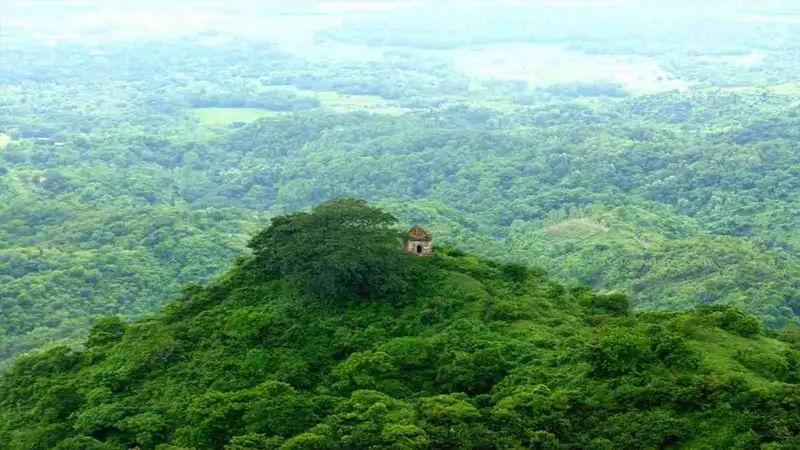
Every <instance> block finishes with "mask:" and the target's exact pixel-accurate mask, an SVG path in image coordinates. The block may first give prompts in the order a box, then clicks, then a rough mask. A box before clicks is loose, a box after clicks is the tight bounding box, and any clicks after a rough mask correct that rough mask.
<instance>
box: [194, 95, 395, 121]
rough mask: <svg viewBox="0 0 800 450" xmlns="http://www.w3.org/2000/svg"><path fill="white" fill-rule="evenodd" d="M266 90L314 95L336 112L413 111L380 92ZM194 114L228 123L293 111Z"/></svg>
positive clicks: (201, 111) (221, 110) (237, 110)
mask: <svg viewBox="0 0 800 450" xmlns="http://www.w3.org/2000/svg"><path fill="white" fill-rule="evenodd" d="M264 89H265V90H292V91H295V92H297V93H298V94H301V95H309V96H315V97H317V98H318V99H319V101H320V103H322V108H321V109H326V110H329V111H333V112H335V113H342V114H344V113H350V112H357V111H363V112H369V113H373V114H391V115H401V114H405V113H407V112H409V111H411V109H410V108H402V107H399V106H393V105H391V104H390V103H389V102H388V101H387V100H386V99H384V98H383V97H379V96H377V95H346V94H340V93H338V92H328V91H320V92H317V91H308V90H303V89H296V88H294V87H291V86H266V87H264ZM192 113H193V114H194V115H195V116H196V117H197V119H198V120H199V121H200V123H202V124H203V125H210V126H219V125H229V124H231V123H233V122H245V123H249V122H253V121H256V120H258V119H261V118H265V117H266V118H271V119H274V118H277V117H280V116H282V115H286V114H291V113H289V112H283V111H270V110H266V109H258V108H194V109H193V110H192Z"/></svg>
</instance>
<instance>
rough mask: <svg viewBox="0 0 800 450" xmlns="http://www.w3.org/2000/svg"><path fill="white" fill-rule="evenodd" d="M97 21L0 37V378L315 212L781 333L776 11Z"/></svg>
mask: <svg viewBox="0 0 800 450" xmlns="http://www.w3.org/2000/svg"><path fill="white" fill-rule="evenodd" d="M118 3H119V4H115V5H112V6H109V7H108V8H105V7H104V12H103V14H99V13H98V11H97V8H96V7H95V6H93V2H78V3H69V2H49V3H45V2H27V3H26V2H21V3H20V5H19V8H14V10H13V11H5V10H4V11H3V14H4V17H3V36H2V39H3V44H2V52H0V66H1V67H3V70H0V359H1V360H3V361H7V360H8V359H9V358H12V357H13V356H15V355H18V354H20V353H24V352H26V351H29V350H31V349H34V348H38V347H40V346H42V345H45V346H46V345H52V344H53V343H55V342H59V341H66V342H73V343H77V342H81V341H82V340H83V336H84V334H85V332H86V330H87V329H88V328H89V327H90V326H91V324H92V323H93V322H94V321H95V320H96V319H97V318H99V317H102V316H104V315H106V314H118V315H120V316H121V317H124V318H125V319H131V318H134V317H139V316H142V315H146V314H148V313H152V312H155V311H157V310H158V309H159V308H160V307H161V306H162V305H163V304H164V303H165V302H166V301H167V300H168V299H169V298H171V297H172V296H174V295H176V294H177V293H178V292H179V291H180V289H181V286H183V285H185V284H187V283H201V284H202V283H205V282H208V281H209V280H210V279H212V278H213V277H214V276H215V275H217V274H219V273H220V271H221V270H223V269H224V268H225V267H227V266H228V265H229V264H230V263H231V262H232V261H233V260H234V259H235V258H236V257H237V256H240V255H242V254H245V253H246V252H247V251H248V250H247V242H248V239H249V238H250V236H252V235H253V234H254V233H255V232H256V230H258V229H260V228H262V227H263V226H264V225H266V224H267V223H269V219H270V218H272V217H275V216H278V215H281V214H284V213H287V212H296V211H300V210H304V209H305V208H308V207H310V206H311V205H313V204H315V203H318V202H321V201H324V200H326V199H329V198H335V197H357V198H364V199H369V200H373V201H376V202H378V203H379V204H380V205H381V206H383V207H384V208H385V209H386V210H387V211H390V212H391V213H392V214H393V215H394V216H396V217H397V218H398V219H399V222H400V223H401V224H403V225H409V224H410V223H412V222H420V223H424V224H426V225H427V226H429V227H430V229H431V230H432V231H433V232H434V234H435V235H436V237H437V240H438V241H439V242H442V243H446V244H451V245H458V246H459V247H460V248H463V249H465V250H467V251H471V252H475V253H476V254H480V255H483V256H488V257H493V258H497V259H503V260H506V261H510V262H518V263H525V264H528V265H533V266H537V267H540V268H542V269H544V270H546V271H547V272H548V273H550V274H551V275H552V276H553V277H554V279H556V280H559V281H560V282H563V283H566V284H568V285H569V286H578V285H581V284H588V285H590V286H592V287H593V288H595V289H598V290H600V291H613V290H618V291H621V292H625V293H626V294H627V295H629V296H630V299H631V304H632V306H633V307H634V308H635V309H637V310H653V309H655V310H677V309H683V308H687V307H692V306H696V305H705V304H723V305H730V306H735V307H738V308H740V309H742V310H744V311H746V312H748V313H751V314H755V315H757V316H758V317H759V318H760V319H761V320H762V322H763V323H764V324H765V325H766V326H767V327H769V328H780V327H783V326H786V325H787V324H791V323H798V314H800V294H799V293H798V292H800V258H798V255H800V248H798V246H800V240H799V239H800V238H798V233H797V230H798V229H800V156H799V155H800V153H798V152H797V149H796V143H797V141H798V136H797V134H798V131H797V130H798V129H800V128H798V125H800V116H798V107H799V105H800V104H799V103H798V101H799V100H800V99H798V96H799V95H800V78H798V75H797V74H798V73H800V71H799V70H798V69H800V64H798V61H800V58H798V57H797V56H798V50H799V49H798V47H797V46H798V42H800V39H798V37H800V25H798V23H797V17H798V15H797V13H798V11H795V10H793V8H794V6H793V5H787V4H784V5H778V4H775V5H761V6H759V5H754V4H747V5H738V6H735V5H732V4H729V2H710V3H709V4H708V5H706V3H704V2H699V3H702V4H701V5H693V6H692V10H691V11H685V10H677V9H675V8H669V7H664V6H663V5H662V7H658V4H659V3H666V2H655V3H652V2H650V3H649V4H647V5H645V6H636V5H635V4H623V5H622V6H618V7H612V6H606V7H601V6H597V5H594V6H591V5H587V4H584V3H585V2H577V3H576V4H575V5H573V6H571V7H569V6H561V7H547V6H546V5H543V4H542V3H541V2H538V3H537V2H518V3H521V4H518V5H517V6H512V5H505V6H503V7H500V6H494V7H492V8H489V9H487V8H485V7H482V6H481V3H482V2H468V3H465V5H466V6H464V7H462V8H451V7H447V6H446V5H445V3H448V2H428V3H427V4H425V3H423V2H408V3H406V4H404V5H401V6H398V5H396V4H395V5H394V6H392V5H393V3H392V2H375V3H372V7H371V8H369V10H364V9H362V10H359V9H357V7H358V5H353V4H351V5H350V6H349V7H348V6H347V5H346V4H329V3H324V4H323V3H319V2H316V3H315V2H308V3H304V4H303V5H304V6H303V8H297V7H292V8H289V7H287V6H286V5H287V4H288V3H287V2H254V3H252V4H242V5H239V4H238V3H237V5H239V6H237V8H239V9H236V8H231V7H226V6H224V5H222V4H219V5H216V4H215V5H209V4H206V3H203V5H202V7H198V8H194V7H192V6H191V5H188V4H186V5H185V6H180V5H173V6H172V7H166V6H157V5H154V4H153V3H146V2H138V3H134V2H118ZM123 3H124V4H123ZM639 3H641V2H639ZM437 5H438V6H437ZM483 5H486V3H483ZM467 6H468V7H467ZM620 8H621V9H620ZM7 9H8V8H7ZM478 24H481V25H480V26H478ZM547 24H550V25H549V26H548V25H547ZM553 24H557V25H558V26H552V25H553ZM0 365H4V363H2V364H0Z"/></svg>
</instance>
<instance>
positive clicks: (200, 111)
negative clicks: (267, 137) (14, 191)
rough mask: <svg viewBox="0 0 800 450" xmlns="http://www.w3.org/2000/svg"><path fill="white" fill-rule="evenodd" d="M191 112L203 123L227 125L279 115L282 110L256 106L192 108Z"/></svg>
mask: <svg viewBox="0 0 800 450" xmlns="http://www.w3.org/2000/svg"><path fill="white" fill-rule="evenodd" d="M192 113H194V115H195V116H196V117H197V119H198V120H199V121H200V123H202V124H203V125H229V124H231V123H233V122H245V123H249V122H253V121H256V120H258V119H261V118H264V117H267V118H273V119H274V118H276V117H280V116H281V115H283V114H286V113H283V112H278V111H268V110H266V109H258V108H194V109H192Z"/></svg>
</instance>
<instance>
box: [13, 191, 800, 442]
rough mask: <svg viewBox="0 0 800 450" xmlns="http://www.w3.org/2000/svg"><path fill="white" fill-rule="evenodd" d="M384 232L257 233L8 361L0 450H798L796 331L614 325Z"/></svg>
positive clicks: (592, 309) (319, 209) (345, 227)
mask: <svg viewBox="0 0 800 450" xmlns="http://www.w3.org/2000/svg"><path fill="white" fill-rule="evenodd" d="M395 226H396V224H395V219H394V218H393V217H392V216H391V215H389V214H387V213H385V212H382V211H380V210H377V209H374V208H371V207H368V206H367V205H366V204H365V203H364V202H362V201H357V200H336V201H331V202H327V203H323V204H320V205H318V206H316V207H314V208H313V209H312V210H311V211H310V212H304V213H295V214H290V215H286V216H281V217H277V218H275V220H273V221H272V224H271V225H270V226H269V227H268V228H266V229H264V230H262V231H260V232H259V233H257V234H256V235H255V236H253V238H252V239H251V240H250V241H249V246H250V247H251V249H252V251H253V253H252V255H251V256H249V257H244V258H241V259H239V260H238V262H237V263H236V264H235V266H234V267H233V268H232V269H230V270H229V271H228V272H227V273H225V274H224V275H223V276H221V277H220V278H218V279H217V280H216V281H215V282H214V283H212V284H210V285H208V286H206V287H197V286H190V287H187V288H186V289H185V290H184V293H183V295H182V296H180V297H179V298H177V299H175V300H174V301H172V302H171V303H170V304H169V305H167V307H166V308H165V310H164V311H163V312H162V313H160V314H158V315H154V316H151V317H148V318H143V319H141V320H139V321H137V322H135V323H133V324H130V325H128V324H126V323H124V322H123V321H121V320H119V319H117V318H107V319H104V320H101V321H99V322H98V323H97V324H95V325H94V326H93V328H92V329H91V331H90V333H89V337H88V339H87V341H86V348H85V349H83V350H77V351H76V350H70V349H68V348H66V347H58V348H53V349H50V350H49V351H47V352H45V353H42V354H38V355H34V356H26V357H23V358H20V359H19V360H18V361H17V362H16V363H15V364H14V365H13V366H12V367H11V369H10V370H9V371H8V372H7V373H6V374H5V376H4V378H3V379H2V381H0V447H2V448H4V449H5V448H7V449H20V450H22V449H25V450H28V449H50V448H56V449H62V450H66V449H74V450H78V449H80V450H100V449H109V450H110V449H115V450H116V449H121V448H141V449H154V448H158V449H160V450H179V449H223V448H224V449H228V450H234V449H235V450H245V449H252V450H256V449H259V450H263V449H295V450H296V449H307V450H311V449H332V450H333V449H344V448H395V449H427V448H431V449H434V448H435V449H447V448H451V449H463V448H484V449H512V448H537V449H576V448H582V449H593V450H600V449H605V450H611V449H615V450H619V449H631V450H633V449H636V450H641V449H673V448H674V449H677V448H685V449H722V448H724V449H757V448H760V449H771V450H780V449H786V450H789V449H796V448H798V447H800V414H799V412H800V384H798V383H800V332H798V330H797V329H796V328H794V329H785V330H783V331H782V332H781V333H780V334H777V333H774V332H770V333H768V332H765V331H764V330H763V329H762V327H761V325H760V324H759V321H758V320H757V319H756V318H755V317H751V316H747V315H744V314H742V313H741V312H739V311H737V310H735V309H730V308H727V307H722V306H715V307H709V308H704V309H699V310H687V311H683V312H661V313H655V312H649V313H637V314H632V313H631V312H630V311H629V305H628V303H627V299H626V298H625V296H624V295H620V294H610V295H598V294H594V293H592V291H591V290H590V289H589V288H588V287H578V288H574V289H567V288H564V287H563V286H562V285H560V284H557V283H554V282H552V281H550V280H548V279H547V278H546V277H545V276H544V275H543V273H542V272H541V271H538V270H533V269H529V268H526V267H524V266H520V265H513V264H505V263H497V262H492V261H488V260H484V259H480V258H478V257H475V256H471V255H467V254H465V253H463V252H461V251H458V250H455V249H450V248H446V247H441V246H437V247H436V248H435V253H434V256H433V257H430V258H419V257H417V256H414V255H408V254H405V253H403V252H401V251H400V249H399V245H398V239H399V236H398V232H397V228H395ZM768 335H769V336H770V337H768Z"/></svg>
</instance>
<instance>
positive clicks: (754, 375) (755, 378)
mask: <svg viewBox="0 0 800 450" xmlns="http://www.w3.org/2000/svg"><path fill="white" fill-rule="evenodd" d="M690 342H691V345H692V347H694V348H695V350H696V351H697V352H698V354H700V355H701V357H702V359H703V363H704V364H705V365H706V366H708V367H709V368H711V369H712V370H715V371H724V372H726V373H736V374H738V375H741V376H742V377H744V378H745V379H746V380H747V381H748V382H749V383H750V384H751V385H752V386H762V387H763V386H765V385H767V384H770V383H772V382H773V380H770V379H768V377H769V376H770V375H774V374H771V373H770V371H769V370H767V369H769V364H768V363H769V361H766V362H762V365H763V367H762V368H761V369H758V368H756V367H747V366H746V364H747V361H748V360H752V359H755V358H757V357H758V356H759V355H761V356H764V357H767V356H770V355H781V354H783V352H784V351H786V350H787V349H788V347H789V346H788V344H785V343H783V342H780V341H777V340H774V339H764V338H755V339H746V338H743V337H740V336H737V335H734V334H732V333H726V332H724V331H722V330H720V329H704V330H699V331H698V332H696V333H695V335H694V336H692V340H691V341H690ZM751 365H752V364H751ZM754 369H757V370H754ZM759 370H760V371H761V372H762V373H758V371H759Z"/></svg>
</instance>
